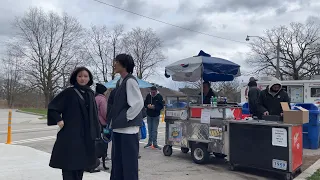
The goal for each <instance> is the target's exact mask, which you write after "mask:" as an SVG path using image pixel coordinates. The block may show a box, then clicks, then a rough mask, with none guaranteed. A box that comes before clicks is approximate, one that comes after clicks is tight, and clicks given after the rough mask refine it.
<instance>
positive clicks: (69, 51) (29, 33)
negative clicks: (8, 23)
mask: <svg viewBox="0 0 320 180" xmlns="http://www.w3.org/2000/svg"><path fill="white" fill-rule="evenodd" d="M14 25H15V27H16V28H17V30H18V34H17V36H16V37H15V38H14V39H13V42H12V43H11V45H10V47H11V48H12V49H14V50H15V51H16V53H18V54H21V55H22V56H23V59H24V60H25V61H24V62H25V63H24V64H23V66H24V68H25V70H26V74H27V75H28V80H29V83H30V85H31V86H32V87H33V88H40V89H41V90H42V92H43V94H44V96H45V104H46V105H47V104H48V103H49V101H51V100H52V98H53V97H54V95H55V93H56V92H57V91H58V90H59V89H60V88H61V86H60V81H61V77H62V75H63V73H62V72H61V69H65V66H66V65H68V64H73V63H72V62H74V60H75V58H76V54H77V51H78V50H79V43H80V39H81V38H82V35H83V34H82V31H83V29H82V27H81V25H80V23H79V22H78V21H77V20H76V19H75V18H73V17H70V16H69V15H67V14H63V15H62V16H60V15H59V14H57V13H54V12H48V13H46V12H44V11H43V10H41V9H38V8H31V9H30V10H29V11H28V12H27V13H26V14H25V15H24V16H23V17H18V18H17V19H16V21H15V23H14ZM65 70H66V69H65Z"/></svg>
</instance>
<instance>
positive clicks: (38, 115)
mask: <svg viewBox="0 0 320 180" xmlns="http://www.w3.org/2000/svg"><path fill="white" fill-rule="evenodd" d="M16 112H19V113H25V114H31V115H36V116H42V117H47V115H43V114H38V113H33V112H27V111H21V110H19V109H17V110H16Z"/></svg>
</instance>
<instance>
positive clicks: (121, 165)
mask: <svg viewBox="0 0 320 180" xmlns="http://www.w3.org/2000/svg"><path fill="white" fill-rule="evenodd" d="M138 153H139V139H138V133H137V134H122V133H116V132H114V133H113V140H112V153H111V156H112V170H111V177H110V180H138V179H139V178H138V171H139V170H138Z"/></svg>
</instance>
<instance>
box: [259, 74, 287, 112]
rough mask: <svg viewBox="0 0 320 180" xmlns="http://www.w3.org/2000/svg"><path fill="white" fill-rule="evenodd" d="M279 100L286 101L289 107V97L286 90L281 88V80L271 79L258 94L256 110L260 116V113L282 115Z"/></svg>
mask: <svg viewBox="0 0 320 180" xmlns="http://www.w3.org/2000/svg"><path fill="white" fill-rule="evenodd" d="M280 102H288V104H289V107H290V98H289V96H288V94H287V92H285V91H284V90H283V89H282V85H281V82H280V81H279V80H278V79H273V80H272V81H271V82H270V84H269V86H267V88H266V89H265V90H263V91H261V93H260V95H259V101H258V108H259V109H258V110H259V113H260V118H261V117H262V115H265V116H268V115H277V116H282V115H283V110H282V107H281V104H280Z"/></svg>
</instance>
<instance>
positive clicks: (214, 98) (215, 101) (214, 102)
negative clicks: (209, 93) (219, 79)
mask: <svg viewBox="0 0 320 180" xmlns="http://www.w3.org/2000/svg"><path fill="white" fill-rule="evenodd" d="M212 104H213V107H217V97H213V102H212Z"/></svg>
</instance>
